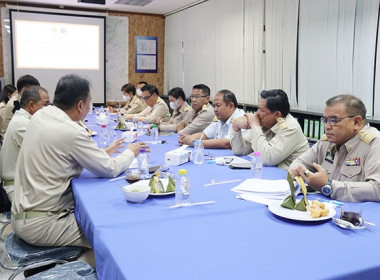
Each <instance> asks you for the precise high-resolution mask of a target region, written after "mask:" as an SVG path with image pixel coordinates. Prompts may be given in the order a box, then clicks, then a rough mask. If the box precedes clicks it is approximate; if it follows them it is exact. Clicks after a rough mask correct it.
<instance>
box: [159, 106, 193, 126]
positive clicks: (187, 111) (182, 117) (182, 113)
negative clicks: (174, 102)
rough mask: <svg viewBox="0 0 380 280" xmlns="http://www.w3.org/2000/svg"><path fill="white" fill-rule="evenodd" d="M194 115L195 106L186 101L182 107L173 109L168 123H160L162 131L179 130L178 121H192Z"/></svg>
mask: <svg viewBox="0 0 380 280" xmlns="http://www.w3.org/2000/svg"><path fill="white" fill-rule="evenodd" d="M192 117H193V108H192V107H191V106H190V105H189V104H187V102H186V101H185V102H184V103H183V104H182V106H181V108H179V110H177V111H173V113H172V117H171V119H170V121H169V123H167V124H160V131H175V132H177V127H178V123H179V122H181V121H184V122H185V123H187V122H190V121H191V118H192Z"/></svg>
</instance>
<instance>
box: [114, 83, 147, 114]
mask: <svg viewBox="0 0 380 280" xmlns="http://www.w3.org/2000/svg"><path fill="white" fill-rule="evenodd" d="M121 93H122V95H123V100H124V101H126V102H127V103H126V104H125V106H124V107H123V108H121V109H114V108H112V107H110V106H108V109H109V111H110V113H115V112H120V113H121V114H124V115H127V114H138V113H140V112H142V111H143V110H144V109H145V108H146V106H147V105H146V103H145V102H142V101H141V99H140V98H139V97H138V96H136V88H135V86H134V85H133V84H130V83H129V84H125V85H123V86H122V87H121Z"/></svg>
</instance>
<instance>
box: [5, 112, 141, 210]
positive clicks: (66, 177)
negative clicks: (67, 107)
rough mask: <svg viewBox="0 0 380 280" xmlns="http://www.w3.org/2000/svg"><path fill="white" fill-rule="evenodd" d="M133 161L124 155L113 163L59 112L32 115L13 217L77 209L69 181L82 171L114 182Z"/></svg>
mask: <svg viewBox="0 0 380 280" xmlns="http://www.w3.org/2000/svg"><path fill="white" fill-rule="evenodd" d="M134 158H135V156H134V153H133V152H132V151H130V150H127V149H126V150H125V151H124V152H122V153H121V154H119V155H118V156H116V157H112V158H111V157H110V156H109V155H108V154H107V153H106V152H105V151H104V150H102V149H99V148H98V145H97V144H96V142H94V140H92V138H91V136H90V135H89V134H88V132H87V131H86V129H85V128H83V127H81V126H80V125H78V123H77V122H75V121H73V120H72V119H71V118H70V117H69V116H68V115H67V114H66V113H65V112H64V111H62V110H61V109H59V108H58V107H56V106H48V107H45V108H43V109H41V110H39V111H38V112H36V113H35V114H34V115H33V118H32V119H31V120H30V122H29V125H28V129H27V131H26V133H25V135H24V141H23V145H22V147H21V150H20V153H19V158H18V160H17V165H16V173H15V190H14V199H13V201H12V211H13V212H25V211H30V210H38V211H54V212H58V211H60V210H63V209H73V208H74V199H73V193H72V190H71V185H70V181H71V179H72V178H75V177H78V176H79V174H80V173H81V172H82V170H83V168H86V169H87V170H88V171H90V172H92V173H93V174H95V175H97V176H101V177H115V176H117V175H119V174H120V173H121V172H123V171H124V170H126V169H127V168H128V166H129V165H130V164H131V162H132V160H133V159H134Z"/></svg>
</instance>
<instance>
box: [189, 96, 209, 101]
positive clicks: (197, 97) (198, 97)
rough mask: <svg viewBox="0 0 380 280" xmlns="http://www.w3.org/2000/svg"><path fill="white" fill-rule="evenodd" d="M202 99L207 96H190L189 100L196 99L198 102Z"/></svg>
mask: <svg viewBox="0 0 380 280" xmlns="http://www.w3.org/2000/svg"><path fill="white" fill-rule="evenodd" d="M202 97H207V96H206V95H190V99H196V100H198V99H200V98H202Z"/></svg>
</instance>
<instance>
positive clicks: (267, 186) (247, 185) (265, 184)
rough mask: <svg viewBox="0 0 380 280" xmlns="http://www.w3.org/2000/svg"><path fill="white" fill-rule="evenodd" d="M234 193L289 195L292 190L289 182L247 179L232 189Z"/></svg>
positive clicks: (283, 180)
mask: <svg viewBox="0 0 380 280" xmlns="http://www.w3.org/2000/svg"><path fill="white" fill-rule="evenodd" d="M231 190H232V191H234V192H239V193H240V192H255V193H272V194H282V195H284V194H288V193H290V188H289V184H288V181H287V180H285V179H281V180H264V179H247V180H245V181H244V182H242V183H241V184H239V185H238V186H236V187H234V188H232V189H231Z"/></svg>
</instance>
